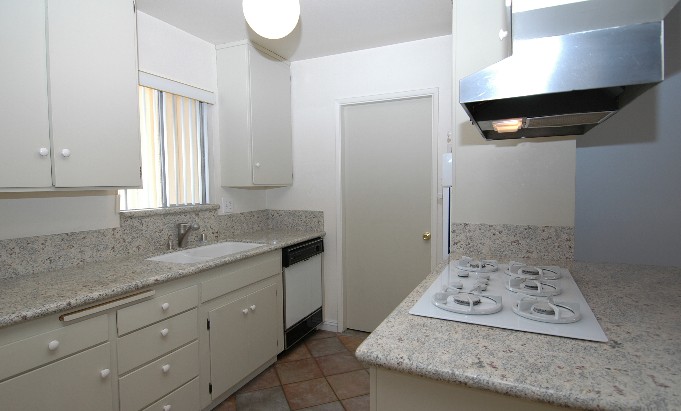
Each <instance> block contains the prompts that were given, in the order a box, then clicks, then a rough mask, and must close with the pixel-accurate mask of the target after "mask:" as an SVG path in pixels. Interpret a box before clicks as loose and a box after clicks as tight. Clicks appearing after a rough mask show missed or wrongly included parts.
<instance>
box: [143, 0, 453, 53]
mask: <svg viewBox="0 0 681 411" xmlns="http://www.w3.org/2000/svg"><path fill="white" fill-rule="evenodd" d="M137 8H138V10H140V11H142V12H144V13H146V14H149V15H151V16H153V17H156V18H157V19H160V20H163V21H165V22H166V23H169V24H171V25H173V26H175V27H177V28H179V29H182V30H184V31H186V32H188V33H190V34H193V35H195V36H196V37H199V38H201V39H203V40H206V41H208V42H210V43H213V44H222V43H229V42H233V41H238V40H243V39H246V38H249V39H251V40H253V41H255V42H256V43H259V44H261V45H263V46H265V47H267V48H268V49H270V50H272V51H274V52H276V53H278V54H279V55H281V56H283V57H286V58H287V59H289V60H305V59H309V58H315V57H322V56H328V55H332V54H338V53H345V52H349V51H356V50H363V49H368V48H372V47H380V46H386V45H389V44H396V43H403V42H406V41H413V40H420V39H426V38H430V37H437V36H444V35H448V34H451V33H452V2H451V0H301V1H300V20H299V22H298V26H296V28H295V30H294V31H293V33H291V34H290V35H288V36H287V37H284V38H283V39H280V40H268V39H265V38H262V37H260V36H258V35H257V34H255V33H254V32H253V31H252V30H251V29H250V28H249V27H248V25H247V24H246V22H245V20H244V16H243V12H242V9H241V1H240V0H137Z"/></svg>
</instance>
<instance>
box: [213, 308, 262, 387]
mask: <svg viewBox="0 0 681 411" xmlns="http://www.w3.org/2000/svg"><path fill="white" fill-rule="evenodd" d="M244 310H246V311H245V312H244ZM248 311H249V310H248V301H247V299H246V297H243V298H240V299H238V300H236V301H233V302H231V303H229V304H226V305H223V306H221V307H218V308H216V309H214V310H212V311H210V312H209V313H208V319H209V320H210V379H211V383H212V384H213V394H212V398H213V399H215V398H217V397H219V396H220V394H222V393H223V392H225V391H226V390H227V389H229V388H230V387H232V386H233V385H234V384H236V383H237V382H239V381H240V380H241V379H242V378H244V377H245V376H246V375H248V373H250V372H251V371H254V370H252V369H249V367H250V361H249V358H248V356H249V352H250V347H249V344H250V343H249V341H250V339H249V336H248V335H247V329H248V327H247V323H248V315H249V314H248Z"/></svg>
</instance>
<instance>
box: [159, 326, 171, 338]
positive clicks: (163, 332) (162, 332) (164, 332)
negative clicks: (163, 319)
mask: <svg viewBox="0 0 681 411" xmlns="http://www.w3.org/2000/svg"><path fill="white" fill-rule="evenodd" d="M169 331H170V330H168V329H167V328H164V329H162V330H161V335H162V336H164V337H165V336H166V335H168V332H169Z"/></svg>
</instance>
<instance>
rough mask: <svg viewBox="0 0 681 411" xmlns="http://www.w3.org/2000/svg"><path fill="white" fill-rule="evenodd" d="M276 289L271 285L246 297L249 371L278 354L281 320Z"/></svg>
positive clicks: (275, 286) (276, 287) (274, 285)
mask: <svg viewBox="0 0 681 411" xmlns="http://www.w3.org/2000/svg"><path fill="white" fill-rule="evenodd" d="M278 289H279V287H278V286H277V285H276V284H272V285H270V286H267V287H265V288H263V289H262V290H259V291H256V292H255V293H253V294H251V295H249V296H248V309H249V311H250V313H249V314H248V332H249V338H250V344H249V348H250V352H249V354H250V361H251V366H250V368H251V371H254V370H255V369H256V368H258V367H259V366H261V365H262V364H263V363H264V362H265V361H267V360H269V359H270V358H272V357H274V356H275V355H277V353H278V352H279V349H278V348H279V347H278V342H277V336H278V335H279V333H278V330H279V329H280V328H281V327H282V326H283V325H282V321H283V319H282V318H281V317H279V310H277V292H279V291H278Z"/></svg>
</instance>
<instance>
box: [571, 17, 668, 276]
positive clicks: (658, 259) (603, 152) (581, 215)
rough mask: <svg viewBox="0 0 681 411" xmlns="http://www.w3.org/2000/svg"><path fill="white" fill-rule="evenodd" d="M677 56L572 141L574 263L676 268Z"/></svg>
mask: <svg viewBox="0 0 681 411" xmlns="http://www.w3.org/2000/svg"><path fill="white" fill-rule="evenodd" d="M677 9H679V7H678V6H677V7H676V8H675V9H674V11H675V12H676V10H677ZM669 40H671V39H667V41H669ZM673 40H674V41H675V42H676V44H677V45H678V44H679V43H680V42H681V30H676V32H675V33H674V35H673ZM680 50H681V48H679V47H676V55H674V56H673V57H672V58H670V59H668V61H667V63H668V64H671V63H674V66H675V67H672V70H671V71H675V72H674V73H673V74H671V76H669V77H667V79H666V80H665V81H664V82H662V83H660V84H658V85H657V86H655V87H654V88H652V89H650V90H648V91H647V92H646V93H644V94H643V95H642V96H640V97H639V98H638V99H637V100H634V101H633V102H632V103H631V104H629V105H628V106H627V107H625V108H624V109H623V110H622V111H620V112H619V113H617V114H616V115H615V116H614V117H613V118H611V119H610V120H608V121H606V122H605V123H603V124H601V125H599V126H598V127H596V128H594V129H593V130H591V131H590V132H589V133H587V134H586V135H584V136H580V137H578V138H577V159H576V166H577V170H576V171H577V172H576V193H575V197H576V198H575V201H576V204H575V260H579V261H605V262H624V263H635V264H657V265H666V266H681V73H679V71H678V69H677V67H678V65H677V64H676V63H678V59H679V55H680V54H681V51H680Z"/></svg>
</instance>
